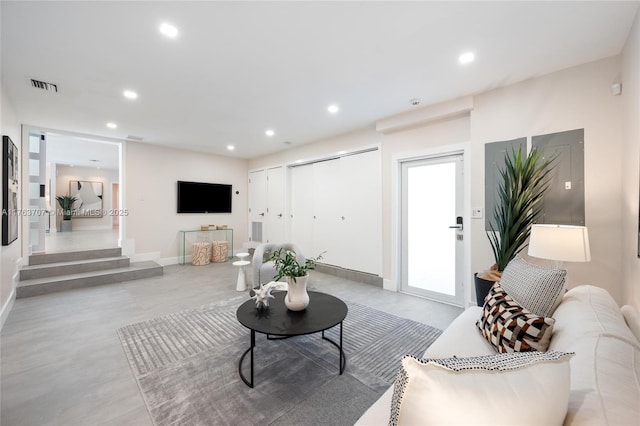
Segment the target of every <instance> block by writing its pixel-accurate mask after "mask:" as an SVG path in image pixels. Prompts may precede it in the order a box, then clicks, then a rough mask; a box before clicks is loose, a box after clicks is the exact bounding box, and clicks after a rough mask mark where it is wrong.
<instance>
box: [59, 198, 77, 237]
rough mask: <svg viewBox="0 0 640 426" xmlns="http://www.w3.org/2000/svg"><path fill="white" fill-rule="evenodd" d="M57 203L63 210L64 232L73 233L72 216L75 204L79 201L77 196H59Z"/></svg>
mask: <svg viewBox="0 0 640 426" xmlns="http://www.w3.org/2000/svg"><path fill="white" fill-rule="evenodd" d="M56 201H57V202H58V205H59V206H60V208H61V209H62V224H61V226H62V229H61V230H62V231H71V216H72V212H73V203H75V202H76V201H78V198H76V196H75V195H73V196H71V195H58V196H56Z"/></svg>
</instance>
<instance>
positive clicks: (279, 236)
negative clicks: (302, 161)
mask: <svg viewBox="0 0 640 426" xmlns="http://www.w3.org/2000/svg"><path fill="white" fill-rule="evenodd" d="M266 196H267V197H266V198H267V211H266V220H265V222H266V224H265V225H266V229H265V235H266V242H268V243H283V242H284V222H285V221H284V219H285V218H284V173H283V171H282V167H274V168H271V169H267V194H266Z"/></svg>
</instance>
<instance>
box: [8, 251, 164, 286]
mask: <svg viewBox="0 0 640 426" xmlns="http://www.w3.org/2000/svg"><path fill="white" fill-rule="evenodd" d="M162 274H163V268H162V266H161V265H159V264H158V263H156V262H153V261H146V262H130V259H129V258H128V257H126V256H122V250H121V249H120V248H109V249H98V250H84V251H73V252H61V253H46V254H34V255H31V256H29V266H25V267H24V268H22V269H21V270H20V282H19V283H18V287H17V288H16V297H17V298H21V297H31V296H39V295H41V294H48V293H53V292H58V291H64V290H71V289H74V288H84V287H93V286H96V285H102V284H113V283H119V282H122V281H131V280H137V279H140V278H149V277H157V276H160V275H162Z"/></svg>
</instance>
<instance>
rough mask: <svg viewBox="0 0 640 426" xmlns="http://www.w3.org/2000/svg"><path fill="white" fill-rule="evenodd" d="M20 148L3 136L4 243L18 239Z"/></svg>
mask: <svg viewBox="0 0 640 426" xmlns="http://www.w3.org/2000/svg"><path fill="white" fill-rule="evenodd" d="M19 164H20V158H19V156H18V148H17V147H16V146H15V145H14V143H13V141H12V140H11V138H10V137H9V136H2V245H3V246H8V245H9V244H11V243H12V242H14V241H15V240H17V239H18V177H19V174H18V165H19Z"/></svg>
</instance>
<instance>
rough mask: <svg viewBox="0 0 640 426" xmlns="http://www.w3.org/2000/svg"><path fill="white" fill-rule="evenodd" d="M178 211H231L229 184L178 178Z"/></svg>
mask: <svg viewBox="0 0 640 426" xmlns="http://www.w3.org/2000/svg"><path fill="white" fill-rule="evenodd" d="M178 213H231V185H225V184H221V183H203V182H185V181H181V180H179V181H178Z"/></svg>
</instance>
